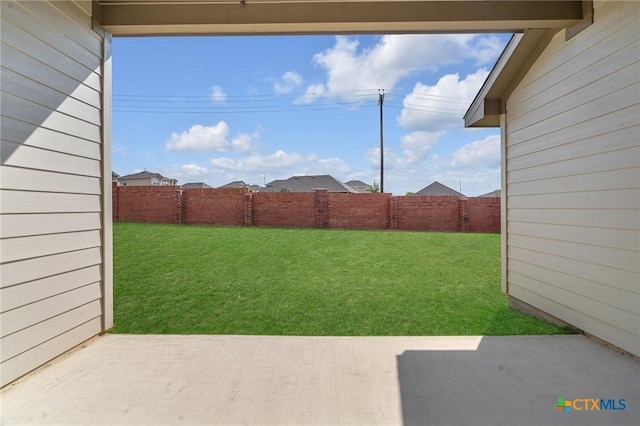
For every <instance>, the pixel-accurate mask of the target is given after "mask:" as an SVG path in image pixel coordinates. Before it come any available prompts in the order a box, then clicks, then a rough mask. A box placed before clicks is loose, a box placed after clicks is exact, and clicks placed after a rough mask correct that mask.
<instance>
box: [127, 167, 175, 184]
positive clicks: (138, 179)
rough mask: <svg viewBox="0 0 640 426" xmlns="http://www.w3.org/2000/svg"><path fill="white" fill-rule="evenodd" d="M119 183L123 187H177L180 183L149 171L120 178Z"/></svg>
mask: <svg viewBox="0 0 640 426" xmlns="http://www.w3.org/2000/svg"><path fill="white" fill-rule="evenodd" d="M119 181H120V184H121V185H122V186H175V185H177V183H178V181H177V180H176V179H171V178H167V177H164V176H162V175H161V174H160V173H154V172H148V171H143V172H139V173H133V174H130V175H126V176H120V179H119Z"/></svg>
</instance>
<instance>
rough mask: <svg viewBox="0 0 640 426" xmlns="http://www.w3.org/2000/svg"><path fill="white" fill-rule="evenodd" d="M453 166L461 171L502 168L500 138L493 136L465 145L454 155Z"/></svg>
mask: <svg viewBox="0 0 640 426" xmlns="http://www.w3.org/2000/svg"><path fill="white" fill-rule="evenodd" d="M451 166H452V167H454V168H460V169H472V168H473V169H483V168H495V167H500V136H499V135H491V136H487V137H486V138H484V139H481V140H478V141H474V142H471V143H469V144H467V145H464V146H463V147H462V148H460V149H458V150H457V151H455V152H454V153H453V158H452V160H451Z"/></svg>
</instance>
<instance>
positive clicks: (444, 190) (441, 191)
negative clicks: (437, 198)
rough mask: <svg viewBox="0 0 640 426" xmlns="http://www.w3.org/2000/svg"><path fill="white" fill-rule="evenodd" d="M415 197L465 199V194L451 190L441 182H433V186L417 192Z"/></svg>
mask: <svg viewBox="0 0 640 426" xmlns="http://www.w3.org/2000/svg"><path fill="white" fill-rule="evenodd" d="M415 195H453V196H456V197H465V195H464V194H462V193H460V192H458V191H456V190H455V189H451V188H449V187H448V186H446V185H443V184H441V183H440V182H433V183H432V184H431V185H429V186H426V187H424V188H422V189H421V190H420V191H417V192H416V193H415Z"/></svg>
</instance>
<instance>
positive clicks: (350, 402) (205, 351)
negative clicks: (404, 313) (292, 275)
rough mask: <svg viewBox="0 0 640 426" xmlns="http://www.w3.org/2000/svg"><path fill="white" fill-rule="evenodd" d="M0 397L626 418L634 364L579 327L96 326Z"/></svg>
mask: <svg viewBox="0 0 640 426" xmlns="http://www.w3.org/2000/svg"><path fill="white" fill-rule="evenodd" d="M558 397H564V398H565V399H566V400H567V401H569V400H573V401H574V402H575V403H576V405H575V409H573V410H569V411H568V412H567V413H566V414H565V413H564V412H563V411H562V410H557V409H556V408H555V407H554V405H555V404H556V401H557V399H558ZM576 399H603V400H605V401H607V403H606V404H607V405H606V406H605V408H608V409H606V410H604V409H601V410H597V411H596V410H591V409H588V410H587V409H581V408H584V407H585V406H588V407H590V405H589V404H591V403H587V404H586V405H585V404H584V403H582V402H581V401H576ZM610 399H611V400H614V401H615V404H614V406H615V408H617V409H615V410H614V409H612V406H611V403H610V402H609V400H610ZM622 399H624V401H621V400H622ZM1 403H2V411H1V423H2V425H16V424H21V425H23V424H33V425H36V424H37V425H46V424H82V425H93V424H95V425H99V424H100V425H142V424H144V425H151V424H154V425H156V424H192V425H193V424H201V425H205V424H224V425H232V424H233V425H235V424H269V425H276V424H277V425H281V424H282V425H287V424H291V425H294V424H295V425H305V424H308V425H325V424H326V425H338V424H345V425H346V424H348V425H368V424H371V425H373V424H382V425H394V424H403V423H404V424H456V425H464V424H491V425H501V424H505V425H506V424H509V425H517V424H532V425H533V424H536V425H540V424H546V425H553V424H557V425H564V424H581V425H588V424H609V425H616V424H621V425H623V424H636V425H637V424H639V423H640V363H639V362H638V361H637V360H635V359H632V358H630V357H628V356H625V355H622V354H619V353H617V352H615V351H614V350H612V349H609V348H607V347H604V346H601V345H599V344H598V343H596V342H594V341H591V340H589V339H587V338H585V337H584V336H581V335H562V336H508V337H284V336H199V335H198V336H193V335H191V336H157V335H139V336H138V335H105V336H102V337H99V338H96V339H94V340H92V341H90V342H88V343H87V344H85V345H83V347H81V348H78V349H77V350H74V351H72V352H71V353H69V354H67V355H66V356H63V357H61V358H59V359H57V360H55V361H53V362H51V363H50V364H48V365H47V366H45V367H44V368H41V369H39V370H38V371H36V372H34V373H32V374H30V375H29V376H27V377H25V378H23V379H21V380H19V381H17V382H15V383H14V384H12V385H9V386H7V387H5V388H4V389H3V390H2V393H1ZM621 404H623V405H624V409H621V408H622V405H621Z"/></svg>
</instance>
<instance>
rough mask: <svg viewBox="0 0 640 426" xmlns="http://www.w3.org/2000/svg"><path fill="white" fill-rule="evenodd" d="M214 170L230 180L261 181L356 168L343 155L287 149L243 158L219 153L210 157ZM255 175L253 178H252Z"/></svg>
mask: <svg viewBox="0 0 640 426" xmlns="http://www.w3.org/2000/svg"><path fill="white" fill-rule="evenodd" d="M211 165H212V166H213V170H214V171H216V172H221V173H223V174H224V175H225V177H226V179H227V180H244V181H245V182H248V181H252V182H254V183H260V184H262V181H263V176H262V173H264V174H265V177H264V178H266V181H267V182H269V181H271V180H275V179H286V178H289V177H291V176H299V175H324V174H329V175H332V176H334V177H335V178H337V179H344V177H345V176H346V175H348V174H349V173H352V172H353V169H352V168H351V167H350V166H349V165H348V164H346V163H345V162H344V161H343V160H342V159H340V158H320V157H319V156H318V155H316V154H306V155H303V154H300V153H297V152H294V153H287V152H285V151H282V150H279V151H276V152H275V153H273V154H269V155H257V154H254V155H249V156H246V157H243V158H237V159H234V158H230V157H219V158H214V159H212V160H211ZM252 179H253V180H252Z"/></svg>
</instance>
